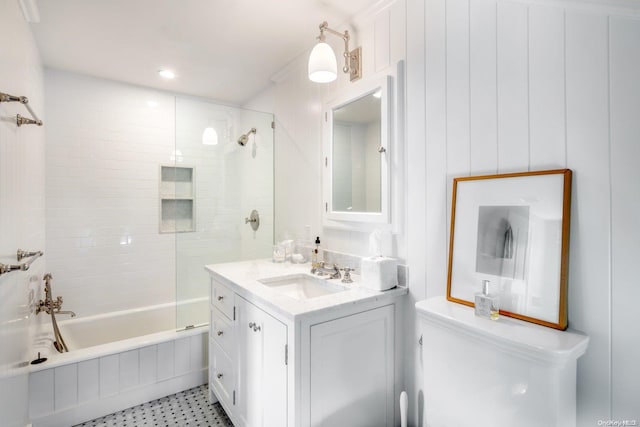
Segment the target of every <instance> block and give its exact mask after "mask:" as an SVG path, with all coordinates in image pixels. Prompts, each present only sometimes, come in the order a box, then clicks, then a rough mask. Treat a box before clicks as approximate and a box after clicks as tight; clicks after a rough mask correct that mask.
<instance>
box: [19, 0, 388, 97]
mask: <svg viewBox="0 0 640 427" xmlns="http://www.w3.org/2000/svg"><path fill="white" fill-rule="evenodd" d="M375 2H376V0H37V5H38V8H39V10H40V23H37V24H31V27H32V29H33V32H34V34H35V38H36V43H37V44H38V47H39V49H40V53H41V55H42V60H43V62H44V64H45V65H46V66H48V67H53V68H59V69H64V70H70V71H74V72H78V73H83V74H89V75H92V76H97V77H103V78H107V79H113V80H118V81H123V82H127V83H133V84H138V85H143V86H150V87H155V88H159V89H164V90H169V91H172V92H180V93H186V94H193V95H198V96H203V97H208V98H213V99H217V100H220V101H224V102H229V103H233V104H239V105H242V104H243V103H244V102H246V101H247V100H248V99H250V97H251V96H252V95H255V94H257V93H258V92H259V91H260V90H262V89H263V88H265V87H266V86H267V85H268V84H269V78H270V77H271V76H272V75H273V74H275V73H276V72H277V71H279V70H280V69H281V68H283V67H284V66H285V65H286V64H288V63H289V62H291V61H292V60H293V59H295V58H296V57H298V56H299V55H301V54H302V53H304V52H305V51H307V50H309V49H310V48H311V47H312V46H313V45H314V43H315V37H317V36H318V34H319V31H318V25H319V24H320V23H321V22H322V21H323V20H326V21H328V22H329V26H330V27H332V28H334V29H336V30H339V31H343V30H344V29H346V28H341V26H342V25H343V23H345V22H347V21H348V19H349V17H351V16H352V15H354V14H355V13H356V12H358V11H360V10H362V9H364V8H366V7H368V6H369V5H371V4H373V3H375ZM161 68H170V69H173V70H175V71H176V73H177V76H178V77H177V78H176V79H175V80H172V81H166V80H164V79H162V78H160V77H159V76H158V74H157V71H158V69H161Z"/></svg>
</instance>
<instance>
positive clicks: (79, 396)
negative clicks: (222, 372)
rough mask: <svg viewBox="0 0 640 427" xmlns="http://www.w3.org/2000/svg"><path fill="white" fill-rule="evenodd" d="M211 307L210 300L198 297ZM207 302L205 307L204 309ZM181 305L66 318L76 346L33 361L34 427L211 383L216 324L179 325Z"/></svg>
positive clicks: (199, 304)
mask: <svg viewBox="0 0 640 427" xmlns="http://www.w3.org/2000/svg"><path fill="white" fill-rule="evenodd" d="M191 304H193V307H194V309H197V310H205V313H206V307H207V304H208V300H207V299H201V300H194V301H191ZM203 307H204V308H203ZM175 309H176V307H175V304H173V303H170V304H161V305H156V306H150V307H144V308H142V309H134V310H127V311H120V312H114V313H108V314H101V315H97V316H91V317H85V318H80V319H70V320H65V321H61V322H59V325H60V330H61V332H62V336H63V338H64V340H65V342H66V344H67V346H68V347H69V350H70V351H69V352H68V353H64V354H59V353H56V352H55V350H54V351H51V349H52V348H53V347H52V346H51V345H49V346H47V348H46V349H41V350H37V351H42V352H43V353H46V354H44V355H45V356H46V357H48V360H47V361H46V362H44V363H43V364H40V365H32V366H31V370H30V374H29V414H30V417H31V421H32V423H33V426H34V427H39V426H61V425H67V426H70V425H73V424H78V423H80V422H83V421H87V420H91V419H94V418H97V417H100V416H103V415H106V414H110V413H112V412H116V411H119V410H122V409H125V408H128V407H131V406H135V405H138V404H140V403H144V402H148V401H150V400H153V399H157V398H160V397H163V396H166V395H169V394H172V393H176V392H178V391H181V390H186V389H188V388H191V387H196V386H198V385H201V384H204V383H206V382H207V349H208V345H207V336H208V335H207V334H208V330H209V328H208V326H203V327H196V328H193V329H188V330H184V331H178V332H176V331H175Z"/></svg>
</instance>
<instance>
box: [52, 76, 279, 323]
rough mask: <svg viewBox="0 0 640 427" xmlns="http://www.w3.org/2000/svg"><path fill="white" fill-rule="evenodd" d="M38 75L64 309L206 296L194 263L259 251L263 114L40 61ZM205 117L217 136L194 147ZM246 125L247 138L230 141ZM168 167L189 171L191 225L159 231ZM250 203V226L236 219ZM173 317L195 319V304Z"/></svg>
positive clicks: (269, 181) (269, 183) (267, 217)
mask: <svg viewBox="0 0 640 427" xmlns="http://www.w3.org/2000/svg"><path fill="white" fill-rule="evenodd" d="M45 83H46V95H47V96H46V100H47V104H46V107H47V111H48V112H49V122H50V126H49V127H48V129H47V138H48V145H47V156H46V157H47V158H46V162H47V164H46V173H47V187H46V194H47V230H48V233H47V252H48V255H49V258H48V261H49V270H50V271H51V273H52V274H53V277H54V282H53V289H54V294H55V295H62V296H63V297H64V305H65V308H66V309H69V310H73V311H75V312H76V313H77V314H78V316H86V315H92V314H98V313H105V312H111V311H114V310H126V309H130V308H135V307H140V306H146V305H155V304H161V303H166V302H171V301H174V300H175V299H176V298H177V299H178V300H184V299H189V298H195V297H206V295H207V289H208V287H207V286H208V283H209V282H208V277H207V275H206V273H205V271H204V265H205V264H209V263H214V262H226V261H233V260H237V259H240V258H241V257H243V256H244V257H245V258H247V257H249V258H256V257H267V256H269V255H270V248H271V244H272V242H273V131H272V129H271V121H272V117H273V116H272V115H271V114H266V113H256V112H252V111H244V110H240V109H238V108H235V107H230V106H223V105H219V104H215V103H213V102H210V101H207V100H203V99H198V98H192V97H177V98H176V97H175V96H174V95H173V94H170V93H166V92H161V91H158V90H153V89H147V88H142V87H137V86H132V85H127V84H123V83H118V82H112V81H107V80H102V79H98V78H94V77H89V76H84V75H79V74H73V73H68V72H64V71H59V70H51V69H48V70H46V73H45ZM208 126H213V127H214V128H216V127H217V129H216V130H217V132H218V134H219V135H218V136H219V144H218V145H215V146H212V145H204V144H202V132H203V130H204V128H205V127H208ZM251 127H256V128H257V129H258V133H257V134H256V135H255V142H256V143H255V144H254V136H251V137H250V138H249V144H248V145H247V146H245V147H241V146H240V145H238V144H237V143H236V140H237V138H238V137H239V136H240V134H241V133H245V132H247V131H248V130H249V129H250V128H251ZM174 164H175V165H176V166H182V167H191V168H194V171H195V172H194V176H195V210H196V214H195V221H196V230H195V231H194V232H185V233H177V234H174V233H160V232H159V203H160V202H159V176H160V166H161V165H174ZM245 205H246V206H245ZM251 209H258V210H259V212H260V215H261V226H260V229H259V230H258V231H257V232H256V233H255V234H254V233H253V232H252V231H250V230H251V229H250V227H249V226H248V225H245V224H244V218H245V217H247V216H249V214H250V212H251ZM176 254H177V261H178V266H177V267H176ZM176 277H177V280H178V283H179V288H178V290H177V291H176ZM123 295H126V297H123ZM185 316H186V317H185ZM178 317H179V323H180V324H181V325H182V326H184V325H188V324H197V323H200V322H201V321H206V312H203V313H202V316H195V317H194V318H193V319H191V318H187V317H190V316H189V313H187V312H186V311H184V310H183V311H179V312H178Z"/></svg>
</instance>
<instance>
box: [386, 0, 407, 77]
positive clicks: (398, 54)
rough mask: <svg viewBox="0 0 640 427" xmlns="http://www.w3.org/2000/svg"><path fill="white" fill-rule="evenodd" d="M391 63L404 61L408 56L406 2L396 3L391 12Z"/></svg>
mask: <svg viewBox="0 0 640 427" xmlns="http://www.w3.org/2000/svg"><path fill="white" fill-rule="evenodd" d="M389 14H390V16H389V38H390V39H391V41H390V42H389V52H390V53H389V55H390V56H389V63H390V64H391V65H394V64H397V63H398V61H402V60H404V59H405V58H406V55H407V36H406V28H407V8H406V3H405V2H404V1H396V2H395V3H394V4H393V6H391V9H390V11H389Z"/></svg>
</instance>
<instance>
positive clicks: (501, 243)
mask: <svg viewBox="0 0 640 427" xmlns="http://www.w3.org/2000/svg"><path fill="white" fill-rule="evenodd" d="M571 176H572V173H571V170H570V169H556V170H545V171H534V172H521V173H507V174H500V175H484V176H472V177H461V178H455V179H454V180H453V194H452V204H451V232H450V239H449V268H448V275H447V299H448V300H449V301H453V302H457V303H460V304H465V305H468V306H472V307H473V306H474V296H475V294H476V293H478V292H480V291H481V290H482V289H481V288H482V285H481V284H482V282H483V281H484V280H489V282H490V291H491V293H494V294H495V293H497V294H498V295H499V299H500V314H501V315H504V316H509V317H514V318H517V319H521V320H525V321H528V322H533V323H537V324H540V325H544V326H548V327H551V328H555V329H559V330H564V329H566V328H567V273H568V261H569V223H570V214H571Z"/></svg>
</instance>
